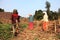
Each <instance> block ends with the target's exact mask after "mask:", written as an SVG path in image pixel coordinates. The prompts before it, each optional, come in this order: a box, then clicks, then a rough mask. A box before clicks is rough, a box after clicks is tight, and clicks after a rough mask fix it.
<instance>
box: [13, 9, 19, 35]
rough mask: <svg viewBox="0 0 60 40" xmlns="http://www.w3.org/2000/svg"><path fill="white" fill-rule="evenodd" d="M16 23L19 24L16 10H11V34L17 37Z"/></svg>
mask: <svg viewBox="0 0 60 40" xmlns="http://www.w3.org/2000/svg"><path fill="white" fill-rule="evenodd" d="M18 23H19V15H18V12H17V10H16V9H14V10H13V14H12V24H13V34H14V35H15V36H17V34H18V32H17V31H16V30H17V29H18V26H19V25H18Z"/></svg>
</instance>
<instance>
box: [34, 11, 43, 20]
mask: <svg viewBox="0 0 60 40" xmlns="http://www.w3.org/2000/svg"><path fill="white" fill-rule="evenodd" d="M34 18H35V19H36V20H41V19H42V18H43V11H42V10H38V11H35V15H34Z"/></svg>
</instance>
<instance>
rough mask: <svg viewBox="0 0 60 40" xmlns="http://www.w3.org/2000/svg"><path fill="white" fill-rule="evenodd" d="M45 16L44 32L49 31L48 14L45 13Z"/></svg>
mask: <svg viewBox="0 0 60 40" xmlns="http://www.w3.org/2000/svg"><path fill="white" fill-rule="evenodd" d="M43 13H44V16H43V30H44V31H48V15H47V13H46V12H43Z"/></svg>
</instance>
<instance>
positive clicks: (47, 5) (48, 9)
mask: <svg viewBox="0 0 60 40" xmlns="http://www.w3.org/2000/svg"><path fill="white" fill-rule="evenodd" d="M50 6H51V5H50V3H49V2H48V1H46V9H47V11H46V12H47V14H48V19H49V20H50V18H51V14H50Z"/></svg>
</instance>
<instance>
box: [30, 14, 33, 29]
mask: <svg viewBox="0 0 60 40" xmlns="http://www.w3.org/2000/svg"><path fill="white" fill-rule="evenodd" d="M33 19H34V18H33V16H32V15H29V29H30V30H32V29H33V25H34V24H33Z"/></svg>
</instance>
